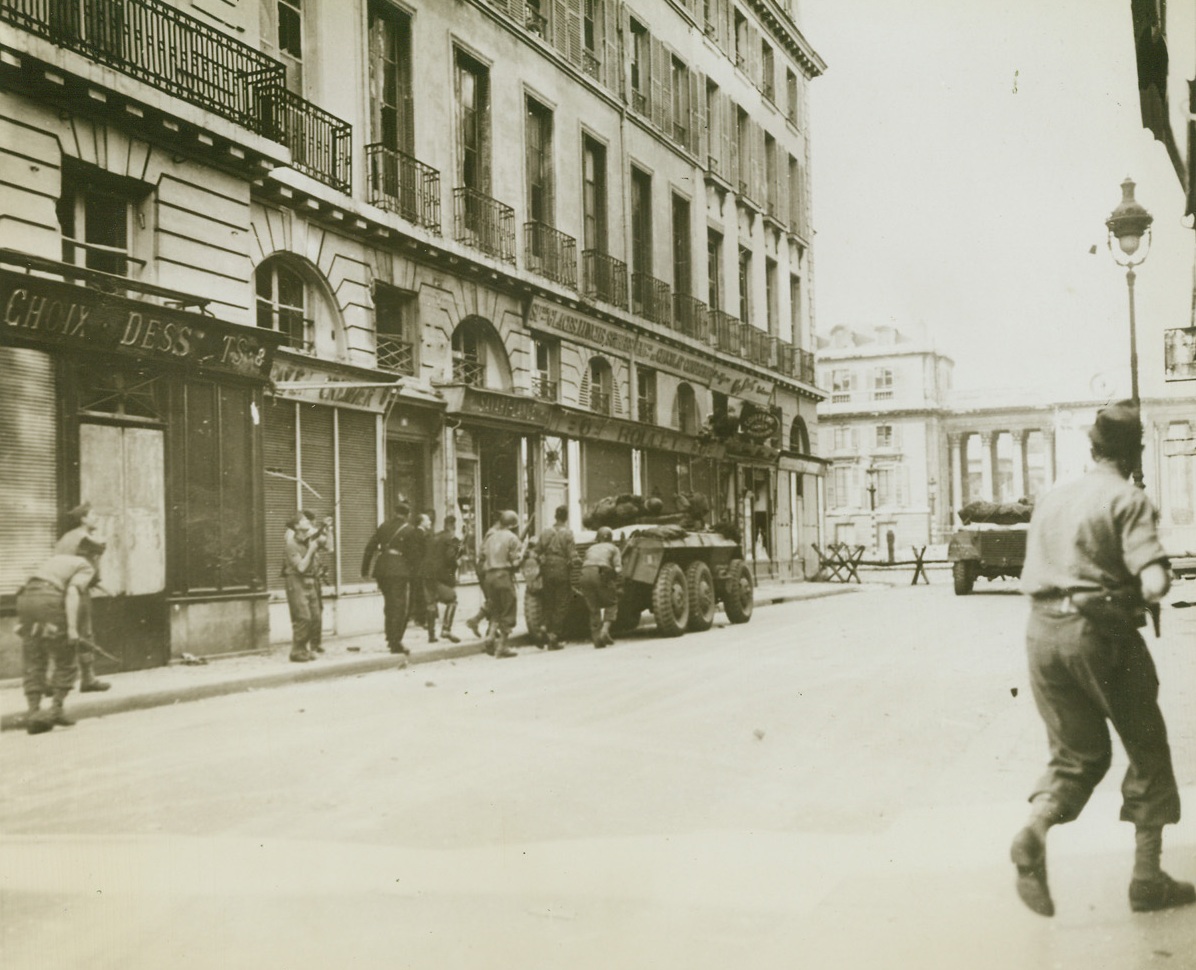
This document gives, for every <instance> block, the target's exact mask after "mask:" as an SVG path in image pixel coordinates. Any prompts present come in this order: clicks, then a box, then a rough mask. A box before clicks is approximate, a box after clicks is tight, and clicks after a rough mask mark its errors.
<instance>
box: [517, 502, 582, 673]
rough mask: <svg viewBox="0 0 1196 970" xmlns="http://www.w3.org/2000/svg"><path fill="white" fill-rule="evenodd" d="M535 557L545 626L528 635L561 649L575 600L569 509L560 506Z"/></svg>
mask: <svg viewBox="0 0 1196 970" xmlns="http://www.w3.org/2000/svg"><path fill="white" fill-rule="evenodd" d="M536 555H537V556H538V557H539V559H540V583H541V585H540V603H541V607H542V609H541V617H542V618H543V622H544V626H543V628H542V629H540V630H536V631H529V632H533V633H534V634H535V635H537V636H540V637H541V638H543V639H544V640H546V641H547V643H548V649H549V650H559V649H560V648H561V646H562V645H563V641H564V639H565V617H566V615H567V614H568V611H569V601H570V600H571V599H572V598H573V586H572V584H571V582H570V571H571V570H572V568H573V566H574V564H575V563H577V562H578V556H577V547H576V544H575V543H574V539H573V531H572V530H571V529H570V528H569V509H568V507H567V506H564V505H561V506H558V508H557V510H556V514H555V516H554V522H553V525H552V528H550V529H547V530H546V531H544V532H542V533H541V534H540V539H539V542H537V543H536Z"/></svg>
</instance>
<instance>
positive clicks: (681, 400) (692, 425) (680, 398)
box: [676, 383, 700, 434]
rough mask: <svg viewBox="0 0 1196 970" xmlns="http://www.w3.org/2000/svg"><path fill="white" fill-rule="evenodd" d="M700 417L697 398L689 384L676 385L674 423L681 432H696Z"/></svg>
mask: <svg viewBox="0 0 1196 970" xmlns="http://www.w3.org/2000/svg"><path fill="white" fill-rule="evenodd" d="M699 424H700V418H699V416H698V399H697V395H695V394H694V389H693V388H692V387H691V386H690V385H689V384H684V383H682V384H678V385H677V404H676V425H677V430H678V431H680V432H681V433H682V434H697V433H698V426H699Z"/></svg>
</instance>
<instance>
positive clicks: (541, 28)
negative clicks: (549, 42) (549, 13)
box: [523, 7, 548, 40]
mask: <svg viewBox="0 0 1196 970" xmlns="http://www.w3.org/2000/svg"><path fill="white" fill-rule="evenodd" d="M523 26H524V27H526V28H527V30H528V32H529V33H532V34H535V35H536V36H537V37H539V38H540V39H541V40H545V39H547V37H548V18H547V17H545V16H544V15H543V14H542V13H540V12H539V11H538V10H532V9H531V8H530V7H529V8H528V9H527V10H525V11H524V12H523Z"/></svg>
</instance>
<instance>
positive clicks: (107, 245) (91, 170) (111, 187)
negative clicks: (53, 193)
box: [56, 161, 150, 276]
mask: <svg viewBox="0 0 1196 970" xmlns="http://www.w3.org/2000/svg"><path fill="white" fill-rule="evenodd" d="M149 191H150V187H149V186H147V185H143V184H142V183H140V182H134V181H133V180H131V179H124V178H118V177H115V176H111V175H109V174H108V173H107V172H104V171H103V170H101V169H99V168H96V167H94V166H90V165H80V164H76V163H72V162H69V161H68V163H67V164H65V165H64V167H63V172H62V195H61V196H60V197H59V199H58V204H57V207H56V208H57V214H58V224H59V226H60V228H61V229H62V260H63V262H65V263H73V264H74V265H76V266H85V267H87V268H88V269H94V270H99V271H100V272H103V273H112V274H114V275H116V276H133V275H135V273H134V270H135V269H139V268H140V267H143V266H144V265H145V260H144V259H138V258H137V257H135V256H134V255H133V253H132V250H133V239H134V225H135V222H136V220H138V219H139V218H140V217H139V205H140V202H141V200H142V199H143V198H144V197H145V195H146V194H148V192H149Z"/></svg>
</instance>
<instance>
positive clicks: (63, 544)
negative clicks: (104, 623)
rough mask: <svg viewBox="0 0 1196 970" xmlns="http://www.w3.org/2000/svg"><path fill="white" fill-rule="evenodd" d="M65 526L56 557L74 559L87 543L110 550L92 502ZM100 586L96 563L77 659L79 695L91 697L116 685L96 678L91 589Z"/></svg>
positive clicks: (85, 593) (85, 595) (83, 606)
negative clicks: (101, 533)
mask: <svg viewBox="0 0 1196 970" xmlns="http://www.w3.org/2000/svg"><path fill="white" fill-rule="evenodd" d="M65 523H66V526H67V531H66V532H64V533H63V534H62V536H61V537H59V539H58V542H57V543H55V544H54V554H55V555H56V556H74V555H77V554H78V551H79V543H80V542H82V541H83V540H84V539H91V540H92V541H93V542H95V543H98V544H100V545H104V546H107V543H106V542H105V541H104V539H102V538H101V537H100V535H99V527H100V517H99V516H98V515H96V512H95V510H94V509H93V508H92V507H91V503H90V502H81V503H80V504H79V505H76V506H75V507H74V508H73V509H71V510H70V511H69V512H67V513H66V516H65ZM99 584H100V568H99V562H98V561H97V562H96V574H95V577H94V578H93V580H92V581H91V583H90V584H88V587H87V589H85V590H82V592H81V595H80V600H79V632H80V637H81V639H80V640H79V647H78V650H77V652H76V655H75V659H76V660H77V661H78V664H79V692H80V693H82V694H89V693H93V692H98V691H105V690H108V689H109V688H110V687H111V686H112V685H111V684H110V683H108V681H106V680H100V679H99V678H98V677H96V671H95V666H96V653H95V647H94V643H95V629H94V628H93V627H92V624H91V617H92V612H91V589H92V587H93V586H98V585H99Z"/></svg>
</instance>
